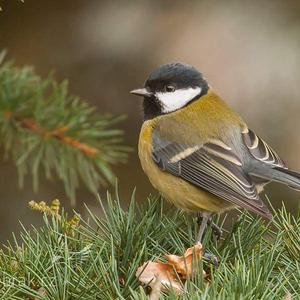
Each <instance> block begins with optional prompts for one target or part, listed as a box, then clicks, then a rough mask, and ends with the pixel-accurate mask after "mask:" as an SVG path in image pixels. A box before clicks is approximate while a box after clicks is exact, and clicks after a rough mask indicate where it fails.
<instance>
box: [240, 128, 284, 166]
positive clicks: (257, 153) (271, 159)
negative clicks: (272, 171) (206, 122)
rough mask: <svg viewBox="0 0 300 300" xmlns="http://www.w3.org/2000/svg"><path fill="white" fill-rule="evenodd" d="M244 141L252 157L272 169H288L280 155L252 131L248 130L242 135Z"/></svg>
mask: <svg viewBox="0 0 300 300" xmlns="http://www.w3.org/2000/svg"><path fill="white" fill-rule="evenodd" d="M242 137H243V141H244V143H245V145H246V146H247V148H248V150H249V152H250V153H251V155H252V156H253V157H254V158H255V159H256V160H258V161H260V162H263V163H265V164H268V165H270V166H271V167H280V168H286V165H285V163H284V162H283V160H282V159H281V158H280V157H279V155H278V154H277V153H276V152H275V151H274V150H273V149H272V148H271V147H270V146H269V145H268V144H267V143H266V142H265V141H264V140H263V139H261V138H260V137H259V136H257V135H256V134H255V133H254V132H253V131H252V130H250V129H247V130H246V131H244V132H243V133H242Z"/></svg>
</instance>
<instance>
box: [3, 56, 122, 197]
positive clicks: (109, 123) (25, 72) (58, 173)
mask: <svg viewBox="0 0 300 300" xmlns="http://www.w3.org/2000/svg"><path fill="white" fill-rule="evenodd" d="M3 58H4V52H2V54H1V55H0V146H2V147H3V148H4V150H5V157H6V158H7V157H11V158H12V159H13V160H14V161H15V163H16V166H17V169H18V174H19V182H20V186H22V185H23V182H24V177H25V176H26V175H27V174H28V173H31V175H32V176H33V186H34V190H37V188H38V185H39V177H40V175H41V173H44V174H45V175H46V177H47V178H51V177H53V175H54V177H58V178H59V179H60V180H62V181H63V183H64V186H65V189H66V193H67V195H68V196H69V197H70V198H71V200H72V201H73V202H74V199H75V191H76V189H77V188H78V187H79V184H80V181H83V183H84V184H85V185H86V186H87V188H88V189H89V190H90V191H91V192H93V193H95V194H96V193H97V190H98V188H99V186H100V184H102V185H106V184H107V183H113V181H114V175H113V172H112V170H111V165H113V164H116V163H120V162H125V161H126V157H127V152H128V148H127V147H124V146H122V145H121V143H122V131H121V130H118V129H112V127H113V126H114V125H115V124H117V123H118V122H119V121H121V120H122V119H123V118H124V117H122V116H121V117H112V116H111V115H109V114H99V113H97V112H96V110H95V108H94V107H92V106H90V105H88V104H87V103H86V102H84V101H82V100H80V99H79V98H78V97H75V96H71V95H69V93H68V83H67V81H64V82H62V83H57V82H56V81H55V80H54V79H53V76H52V75H50V76H48V78H46V79H41V78H40V77H39V76H38V75H36V74H35V73H34V71H33V69H32V68H31V67H23V68H17V67H15V66H14V64H13V63H12V62H5V63H4V62H3Z"/></svg>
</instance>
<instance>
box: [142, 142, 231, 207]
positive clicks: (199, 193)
mask: <svg viewBox="0 0 300 300" xmlns="http://www.w3.org/2000/svg"><path fill="white" fill-rule="evenodd" d="M139 157H140V161H141V165H142V168H143V170H144V172H145V173H146V175H147V176H148V178H149V180H150V182H151V184H152V185H153V186H154V188H156V189H157V190H158V191H159V192H160V193H161V194H162V195H163V196H164V197H165V198H166V199H167V200H169V201H170V202H172V203H173V204H174V205H176V206H177V207H179V208H181V209H184V210H187V211H209V212H214V213H220V212H223V211H226V210H229V209H232V208H234V207H235V205H233V204H232V203H230V202H228V201H225V200H223V199H221V198H219V197H217V196H214V195H213V194H211V193H208V192H206V191H204V190H202V189H200V188H198V187H196V186H194V185H192V184H190V183H188V182H187V181H185V180H183V179H181V178H179V177H176V176H173V175H172V174H169V173H167V172H164V171H162V170H160V169H159V168H158V167H157V165H156V164H155V163H154V161H153V159H152V149H151V145H150V144H149V143H147V142H145V141H141V140H140V143H139Z"/></svg>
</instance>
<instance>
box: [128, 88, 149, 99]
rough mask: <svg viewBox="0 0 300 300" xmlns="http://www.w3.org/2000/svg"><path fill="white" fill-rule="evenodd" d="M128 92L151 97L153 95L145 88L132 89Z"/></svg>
mask: <svg viewBox="0 0 300 300" xmlns="http://www.w3.org/2000/svg"><path fill="white" fill-rule="evenodd" d="M130 94H133V95H137V96H142V97H151V96H152V95H153V94H152V93H151V92H149V91H147V90H146V89H145V88H142V89H136V90H132V91H130Z"/></svg>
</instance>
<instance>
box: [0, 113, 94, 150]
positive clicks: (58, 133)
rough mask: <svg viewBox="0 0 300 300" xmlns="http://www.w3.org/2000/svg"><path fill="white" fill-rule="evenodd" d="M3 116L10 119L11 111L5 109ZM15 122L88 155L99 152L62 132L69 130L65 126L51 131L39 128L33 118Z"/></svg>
mask: <svg viewBox="0 0 300 300" xmlns="http://www.w3.org/2000/svg"><path fill="white" fill-rule="evenodd" d="M4 116H5V118H7V119H11V118H12V116H13V113H12V112H10V111H5V112H4ZM17 124H18V125H19V126H20V127H22V128H26V129H30V130H32V131H33V132H35V133H37V134H41V135H44V136H45V137H54V138H56V139H58V140H60V141H62V142H63V143H65V144H68V145H70V146H72V147H73V148H76V149H78V150H80V151H81V152H83V153H84V154H86V155H88V156H95V155H96V154H98V153H99V150H98V149H97V148H95V147H92V146H90V145H88V144H85V143H82V142H80V141H79V140H78V139H76V138H74V137H71V136H67V135H64V133H65V132H66V131H68V130H69V129H68V128H67V127H66V126H63V127H59V128H56V129H54V130H51V131H47V130H46V129H44V128H41V127H40V126H39V125H38V124H37V122H36V121H35V120H34V119H30V118H24V119H20V120H17Z"/></svg>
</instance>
